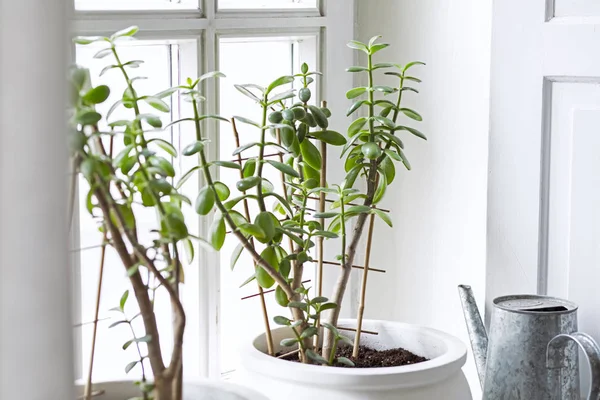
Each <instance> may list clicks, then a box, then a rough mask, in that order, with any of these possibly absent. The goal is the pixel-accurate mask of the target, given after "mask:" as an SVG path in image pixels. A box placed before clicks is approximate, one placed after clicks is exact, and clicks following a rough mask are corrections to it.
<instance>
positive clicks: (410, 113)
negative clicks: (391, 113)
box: [400, 108, 423, 121]
mask: <svg viewBox="0 0 600 400" xmlns="http://www.w3.org/2000/svg"><path fill="white" fill-rule="evenodd" d="M400 111H402V112H403V113H404V115H406V116H407V117H409V118H412V119H414V120H415V121H423V117H421V115H420V114H419V113H418V112H416V111H415V110H411V109H410V108H401V109H400Z"/></svg>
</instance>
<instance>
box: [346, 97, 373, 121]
mask: <svg viewBox="0 0 600 400" xmlns="http://www.w3.org/2000/svg"><path fill="white" fill-rule="evenodd" d="M368 103H369V100H358V101H355V102H354V103H353V104H352V105H351V106H350V108H349V109H348V111H346V116H347V117H348V116H350V114H352V113H353V112H355V111H356V110H358V109H359V108H360V107H361V106H362V105H363V104H368Z"/></svg>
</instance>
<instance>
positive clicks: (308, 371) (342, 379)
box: [241, 319, 467, 390]
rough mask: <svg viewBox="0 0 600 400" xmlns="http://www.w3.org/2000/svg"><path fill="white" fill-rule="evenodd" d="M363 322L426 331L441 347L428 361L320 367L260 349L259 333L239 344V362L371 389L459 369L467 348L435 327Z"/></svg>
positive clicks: (417, 382) (278, 374)
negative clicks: (397, 364) (398, 364)
mask: <svg viewBox="0 0 600 400" xmlns="http://www.w3.org/2000/svg"><path fill="white" fill-rule="evenodd" d="M354 321H355V320H354V319H341V320H340V323H341V324H348V323H352V322H354ZM364 323H371V324H381V325H388V326H394V327H395V328H396V329H401V330H404V331H410V332H413V333H415V332H416V333H418V334H421V335H427V336H429V337H430V338H432V339H433V340H437V341H438V342H439V343H441V344H443V345H444V346H445V351H444V352H443V353H442V354H441V355H440V356H438V357H435V358H432V359H431V360H429V361H424V362H421V363H417V364H411V365H404V366H398V367H376V368H336V367H322V366H317V365H308V364H300V363H296V362H290V361H285V360H281V359H277V358H274V357H271V356H269V355H267V354H265V353H263V352H262V351H260V350H258V349H257V348H256V347H255V343H256V342H257V341H259V340H261V338H262V337H264V334H261V335H259V336H257V337H256V338H254V340H252V341H251V342H247V343H245V344H244V346H243V347H242V349H241V363H242V366H243V367H244V369H246V370H247V371H252V372H255V373H258V374H261V375H266V376H269V377H271V378H276V379H283V380H287V381H295V382H299V383H310V384H318V385H320V386H344V387H346V388H361V389H365V388H369V389H371V390H377V389H378V388H379V389H381V388H386V389H388V388H390V387H418V386H425V385H429V384H432V383H435V382H439V381H442V380H445V379H447V378H449V377H450V376H452V375H455V374H457V373H461V367H462V366H463V365H464V364H465V361H466V358H467V348H466V346H465V344H464V343H463V342H462V341H461V340H459V339H458V338H456V337H454V336H452V335H450V334H448V333H445V332H442V331H440V330H437V329H433V328H429V327H425V326H420V325H414V324H408V323H403V322H393V321H382V320H364ZM278 329H285V328H278ZM407 347H410V346H407ZM408 350H410V348H409V349H408Z"/></svg>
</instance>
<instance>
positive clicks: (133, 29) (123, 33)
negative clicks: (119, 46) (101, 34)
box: [110, 25, 140, 40]
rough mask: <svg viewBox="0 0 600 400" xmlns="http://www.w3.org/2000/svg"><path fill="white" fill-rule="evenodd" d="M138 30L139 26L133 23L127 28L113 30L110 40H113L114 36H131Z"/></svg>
mask: <svg viewBox="0 0 600 400" xmlns="http://www.w3.org/2000/svg"><path fill="white" fill-rule="evenodd" d="M139 30H140V28H138V27H137V26H135V25H133V26H130V27H128V28H125V29H122V30H120V31H117V32H115V33H114V34H113V35H112V36H111V37H110V38H111V39H112V40H114V39H116V38H119V37H123V36H133V35H135V34H136V33H137V32H138V31H139Z"/></svg>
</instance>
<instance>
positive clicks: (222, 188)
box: [214, 182, 231, 201]
mask: <svg viewBox="0 0 600 400" xmlns="http://www.w3.org/2000/svg"><path fill="white" fill-rule="evenodd" d="M214 186H215V190H216V192H217V195H218V196H219V200H221V201H225V200H227V199H228V198H229V195H230V194H231V191H230V190H229V188H228V187H227V185H225V184H224V183H223V182H215V183H214Z"/></svg>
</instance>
